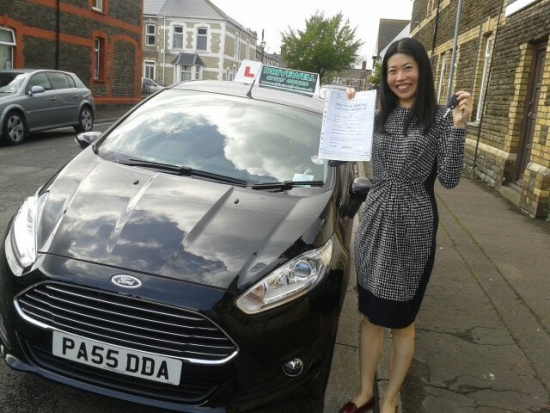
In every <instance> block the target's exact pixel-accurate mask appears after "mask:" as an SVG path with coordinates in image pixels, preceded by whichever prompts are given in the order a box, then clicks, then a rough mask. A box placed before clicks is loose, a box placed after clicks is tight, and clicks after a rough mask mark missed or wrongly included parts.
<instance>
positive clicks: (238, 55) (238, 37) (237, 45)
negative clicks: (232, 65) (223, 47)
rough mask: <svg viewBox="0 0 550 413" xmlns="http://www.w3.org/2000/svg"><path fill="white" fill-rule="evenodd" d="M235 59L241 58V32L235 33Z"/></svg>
mask: <svg viewBox="0 0 550 413" xmlns="http://www.w3.org/2000/svg"><path fill="white" fill-rule="evenodd" d="M233 55H234V56H235V59H236V60H237V61H238V60H240V58H241V34H240V33H239V32H237V33H235V50H234V51H233Z"/></svg>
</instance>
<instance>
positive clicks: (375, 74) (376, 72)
mask: <svg viewBox="0 0 550 413" xmlns="http://www.w3.org/2000/svg"><path fill="white" fill-rule="evenodd" d="M381 70H382V64H381V63H380V62H376V63H375V64H374V66H373V67H372V76H371V78H370V82H371V84H372V85H373V86H376V87H378V86H380V75H381V73H380V72H381Z"/></svg>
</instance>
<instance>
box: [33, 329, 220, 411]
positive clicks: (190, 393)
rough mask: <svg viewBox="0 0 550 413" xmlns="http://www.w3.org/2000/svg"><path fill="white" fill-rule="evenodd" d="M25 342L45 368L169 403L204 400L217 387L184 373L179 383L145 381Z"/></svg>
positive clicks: (49, 347)
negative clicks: (189, 378) (64, 357)
mask: <svg viewBox="0 0 550 413" xmlns="http://www.w3.org/2000/svg"><path fill="white" fill-rule="evenodd" d="M25 344H26V349H27V350H28V352H29V354H30V356H31V357H32V359H33V361H34V362H35V363H36V364H37V365H38V366H40V367H42V368H44V369H46V370H48V371H51V372H54V373H57V374H60V375H62V376H64V377H69V378H72V379H75V380H78V381H81V382H85V383H89V384H93V385H96V386H100V387H103V388H107V389H110V390H114V391H120V392H123V393H127V394H134V395H136V396H140V397H149V398H154V399H158V400H164V401H167V402H172V403H193V404H195V403H199V402H201V401H204V400H206V399H207V398H208V396H209V395H211V394H212V393H213V392H214V391H215V390H216V388H217V385H216V384H213V383H203V382H199V381H197V380H194V379H193V380H188V379H186V378H185V377H182V380H181V382H180V384H179V386H172V385H169V384H164V383H158V382H154V381H145V380H143V379H139V378H136V377H132V376H125V375H123V374H117V373H113V372H110V371H107V370H101V369H96V368H93V367H90V366H87V365H84V364H80V363H75V362H72V361H69V360H65V359H61V358H59V357H56V356H54V355H53V354H52V349H51V345H43V344H38V343H35V342H32V341H30V340H26V342H25Z"/></svg>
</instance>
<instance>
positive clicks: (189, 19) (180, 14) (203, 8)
mask: <svg viewBox="0 0 550 413" xmlns="http://www.w3.org/2000/svg"><path fill="white" fill-rule="evenodd" d="M143 25H144V30H145V32H144V33H145V39H144V48H143V76H145V77H148V78H151V79H154V80H156V81H157V82H159V83H161V84H163V85H169V84H172V83H175V82H179V81H182V80H190V79H194V80H195V79H219V80H232V79H233V77H234V76H235V74H236V73H237V71H238V69H239V65H240V63H241V62H242V60H244V59H250V60H255V58H256V42H257V34H256V32H254V31H251V30H250V29H247V28H245V27H243V26H242V25H241V24H239V23H238V22H236V21H235V20H233V19H232V18H230V17H229V16H228V15H227V14H225V13H224V12H223V11H222V10H220V9H219V8H218V7H216V6H215V5H214V4H213V3H211V2H210V1H208V0H198V1H190V0H144V15H143Z"/></svg>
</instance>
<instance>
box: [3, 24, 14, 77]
mask: <svg viewBox="0 0 550 413" xmlns="http://www.w3.org/2000/svg"><path fill="white" fill-rule="evenodd" d="M14 47H15V34H14V32H13V30H12V29H7V28H3V27H0V69H11V68H12V67H13V48H14Z"/></svg>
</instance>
